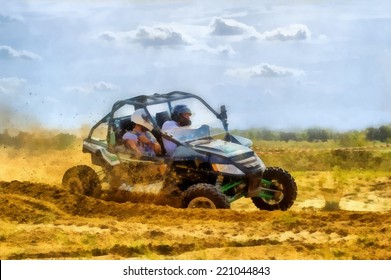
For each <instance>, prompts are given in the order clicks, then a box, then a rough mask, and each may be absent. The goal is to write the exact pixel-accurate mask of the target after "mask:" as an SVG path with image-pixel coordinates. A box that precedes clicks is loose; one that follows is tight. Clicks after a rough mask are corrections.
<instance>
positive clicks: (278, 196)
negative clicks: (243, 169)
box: [263, 180, 284, 205]
mask: <svg viewBox="0 0 391 280" xmlns="http://www.w3.org/2000/svg"><path fill="white" fill-rule="evenodd" d="M271 183H272V184H273V189H272V192H271V193H272V194H273V197H272V198H271V199H264V198H263V201H265V202H266V203H268V204H270V205H275V204H278V203H280V202H281V201H282V200H283V199H284V185H283V184H282V183H280V182H279V181H278V180H272V181H271Z"/></svg>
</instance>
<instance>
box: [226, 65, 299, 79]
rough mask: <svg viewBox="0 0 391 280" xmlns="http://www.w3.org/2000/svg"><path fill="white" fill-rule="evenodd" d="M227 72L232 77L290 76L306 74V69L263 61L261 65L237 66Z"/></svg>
mask: <svg viewBox="0 0 391 280" xmlns="http://www.w3.org/2000/svg"><path fill="white" fill-rule="evenodd" d="M226 74H227V75H229V76H232V77H239V78H246V79H250V78H257V77H264V78H278V77H290V76H302V75H304V74H305V73H304V71H302V70H298V69H293V68H285V67H280V66H276V65H271V64H268V63H261V64H259V65H255V66H252V67H248V68H237V69H229V70H227V71H226Z"/></svg>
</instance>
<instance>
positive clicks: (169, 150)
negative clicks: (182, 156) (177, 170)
mask: <svg viewBox="0 0 391 280" xmlns="http://www.w3.org/2000/svg"><path fill="white" fill-rule="evenodd" d="M177 127H179V125H178V123H177V122H176V121H166V122H165V123H164V124H163V126H162V132H163V133H164V132H168V131H170V130H171V129H174V128H177ZM163 145H164V148H165V149H166V154H167V155H170V156H172V155H173V154H174V152H175V149H176V144H175V143H173V142H171V141H169V140H167V139H165V138H164V137H163Z"/></svg>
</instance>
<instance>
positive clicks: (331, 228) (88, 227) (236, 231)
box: [0, 181, 391, 259]
mask: <svg viewBox="0 0 391 280" xmlns="http://www.w3.org/2000/svg"><path fill="white" fill-rule="evenodd" d="M390 214H391V212H390V211H377V212H376V211H371V212H363V211H343V210H339V211H329V212H328V211H322V210H319V209H315V208H308V209H305V208H301V209H300V208H298V207H296V208H294V210H289V211H286V212H281V211H275V212H267V211H259V210H254V211H241V210H232V209H231V210H204V209H177V208H172V207H168V206H156V205H151V204H135V203H130V202H127V203H115V202H109V201H103V200H99V199H94V198H91V197H86V196H82V195H72V194H70V193H68V192H67V191H66V190H64V189H62V188H60V187H57V186H50V185H46V184H39V183H31V182H20V181H12V182H0V223H1V231H0V242H1V243H0V249H1V250H0V251H1V253H0V257H1V259H30V258H31V259H64V258H65V259H73V258H76V259H96V258H99V259H122V258H141V259H143V258H147V259H391V253H390V252H391V245H390V244H391V237H390V236H391V234H390V233H391V215H390Z"/></svg>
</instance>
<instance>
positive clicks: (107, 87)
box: [93, 81, 119, 91]
mask: <svg viewBox="0 0 391 280" xmlns="http://www.w3.org/2000/svg"><path fill="white" fill-rule="evenodd" d="M93 90H94V91H118V90H119V87H118V86H116V85H113V84H110V83H107V82H104V81H100V82H98V83H96V84H95V85H94V86H93Z"/></svg>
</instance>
